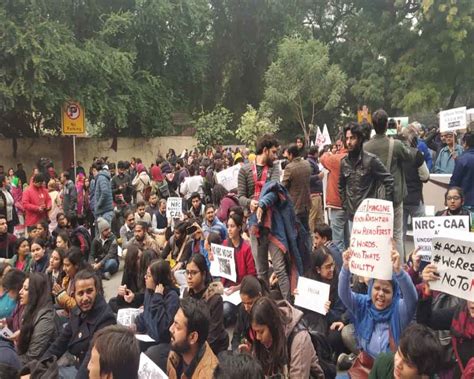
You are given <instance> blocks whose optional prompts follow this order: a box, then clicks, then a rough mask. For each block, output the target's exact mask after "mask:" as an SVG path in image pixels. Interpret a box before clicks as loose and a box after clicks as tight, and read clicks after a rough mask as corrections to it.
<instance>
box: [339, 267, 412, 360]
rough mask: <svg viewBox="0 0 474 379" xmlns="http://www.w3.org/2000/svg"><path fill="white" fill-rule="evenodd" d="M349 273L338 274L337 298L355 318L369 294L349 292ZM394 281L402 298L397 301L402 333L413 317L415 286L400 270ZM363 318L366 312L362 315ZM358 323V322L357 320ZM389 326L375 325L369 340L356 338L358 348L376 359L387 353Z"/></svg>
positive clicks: (385, 323)
mask: <svg viewBox="0 0 474 379" xmlns="http://www.w3.org/2000/svg"><path fill="white" fill-rule="evenodd" d="M350 277H351V273H350V272H349V270H346V269H345V268H342V270H341V272H340V274H339V298H340V299H341V300H342V302H343V303H344V305H345V306H346V307H347V309H348V311H349V312H350V313H351V315H352V316H353V317H357V314H361V313H362V312H360V310H361V309H358V308H359V307H362V306H363V304H364V302H365V301H366V299H367V297H369V296H370V294H367V295H362V294H356V293H354V292H352V291H351V284H350ZM394 277H395V279H396V280H397V282H398V285H399V286H400V291H401V295H402V297H401V298H400V299H399V300H398V301H399V303H398V304H399V305H398V307H399V312H398V315H399V321H398V322H399V323H400V324H399V325H400V330H401V331H403V330H404V329H405V328H406V327H407V326H408V324H409V323H410V322H411V320H412V319H413V316H414V315H415V311H416V306H417V303H418V295H417V293H416V289H415V286H414V285H413V283H412V281H411V278H410V276H409V275H408V274H407V273H406V272H405V271H404V270H402V271H401V272H400V273H399V274H394ZM364 315H365V317H368V316H367V312H365V313H364ZM359 321H360V320H359ZM389 331H390V324H389V323H388V322H383V323H376V324H375V325H374V329H373V330H372V337H371V338H370V340H365V339H364V338H362V337H361V336H357V339H358V341H359V346H360V347H361V348H362V350H364V351H365V352H366V353H368V354H369V355H370V356H372V357H374V358H375V357H377V356H378V355H379V354H380V353H384V352H389V351H390V346H389V341H390V332H389Z"/></svg>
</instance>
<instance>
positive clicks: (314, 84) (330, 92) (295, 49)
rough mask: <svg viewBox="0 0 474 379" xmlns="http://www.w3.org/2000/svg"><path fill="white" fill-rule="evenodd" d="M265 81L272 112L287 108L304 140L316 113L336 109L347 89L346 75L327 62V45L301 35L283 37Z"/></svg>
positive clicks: (307, 139)
mask: <svg viewBox="0 0 474 379" xmlns="http://www.w3.org/2000/svg"><path fill="white" fill-rule="evenodd" d="M265 81H266V88H265V102H266V104H268V106H269V107H270V109H273V110H274V111H275V113H278V110H281V109H283V108H285V107H288V109H290V112H291V116H292V120H296V121H297V122H298V124H299V125H300V127H301V130H302V131H303V134H304V137H305V140H306V142H307V143H308V142H309V133H310V128H311V126H312V125H314V123H315V118H316V116H317V114H318V112H321V111H322V110H331V109H334V108H336V107H337V106H338V105H339V104H340V103H341V100H342V96H343V94H344V91H345V89H346V76H345V74H344V73H343V72H342V71H341V69H340V68H339V67H338V66H337V65H334V64H330V62H329V53H328V48H327V47H326V46H325V45H323V44H322V43H321V42H319V41H316V40H309V41H304V40H302V39H301V38H285V39H284V40H283V42H282V43H281V44H280V45H279V47H278V53H277V57H276V60H275V61H274V62H273V63H272V64H271V65H270V67H269V69H268V70H267V72H266V74H265ZM290 121H291V120H290Z"/></svg>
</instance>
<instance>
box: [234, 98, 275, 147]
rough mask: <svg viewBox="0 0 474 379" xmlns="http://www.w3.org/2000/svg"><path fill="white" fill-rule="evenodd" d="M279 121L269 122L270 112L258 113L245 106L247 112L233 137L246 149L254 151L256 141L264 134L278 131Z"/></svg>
mask: <svg viewBox="0 0 474 379" xmlns="http://www.w3.org/2000/svg"><path fill="white" fill-rule="evenodd" d="M280 121H281V119H277V120H276V121H274V122H273V121H272V120H271V113H270V112H259V111H257V110H256V109H254V107H252V106H251V105H247V111H246V112H245V113H244V114H243V115H242V117H241V118H240V125H239V127H238V128H237V130H236V132H235V135H236V137H237V138H239V139H240V140H241V141H242V142H243V143H244V144H245V145H246V146H247V147H249V148H250V149H255V143H256V141H257V139H258V138H259V137H261V136H263V135H264V134H273V133H276V132H277V131H278V125H279V123H280Z"/></svg>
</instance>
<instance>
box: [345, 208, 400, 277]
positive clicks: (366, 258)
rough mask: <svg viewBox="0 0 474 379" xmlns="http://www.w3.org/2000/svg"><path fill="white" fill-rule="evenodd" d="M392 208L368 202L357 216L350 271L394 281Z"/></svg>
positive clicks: (353, 231) (353, 229) (353, 226)
mask: <svg viewBox="0 0 474 379" xmlns="http://www.w3.org/2000/svg"><path fill="white" fill-rule="evenodd" d="M392 236H393V205H392V202H391V201H386V200H379V199H365V200H364V201H363V202H362V204H361V205H360V206H359V208H358V209H357V212H356V214H355V216H354V222H353V225H352V234H351V250H352V253H353V254H352V257H351V261H350V271H351V272H352V273H353V274H356V275H360V276H366V277H369V278H375V279H382V280H390V279H392V258H391V250H392Z"/></svg>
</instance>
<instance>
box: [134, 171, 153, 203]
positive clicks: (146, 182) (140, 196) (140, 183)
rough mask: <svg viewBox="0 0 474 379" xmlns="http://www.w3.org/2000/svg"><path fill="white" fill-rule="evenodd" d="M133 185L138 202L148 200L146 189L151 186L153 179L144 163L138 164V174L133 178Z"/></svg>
mask: <svg viewBox="0 0 474 379" xmlns="http://www.w3.org/2000/svg"><path fill="white" fill-rule="evenodd" d="M132 186H134V188H135V192H136V201H137V202H139V201H144V200H148V198H147V199H145V190H146V188H148V187H150V186H151V180H150V177H149V176H148V173H147V172H146V170H145V165H144V164H143V163H138V164H137V175H135V178H133V180H132Z"/></svg>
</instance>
